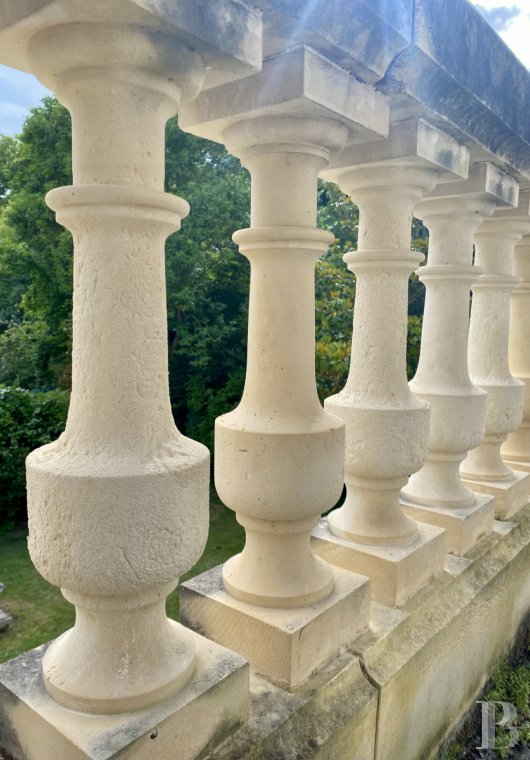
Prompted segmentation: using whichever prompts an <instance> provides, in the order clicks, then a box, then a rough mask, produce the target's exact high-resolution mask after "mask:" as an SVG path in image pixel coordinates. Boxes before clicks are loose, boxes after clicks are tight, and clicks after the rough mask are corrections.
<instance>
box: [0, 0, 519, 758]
mask: <svg viewBox="0 0 530 760" xmlns="http://www.w3.org/2000/svg"><path fill="white" fill-rule="evenodd" d="M442 6H443V4H440V3H438V2H435V0H414V1H413V0H403V2H401V3H395V4H387V5H385V7H381V8H379V9H378V10H377V11H376V10H375V9H374V7H373V4H372V3H370V2H368V1H367V0H351V2H350V3H349V5H348V6H347V7H346V5H345V3H342V2H338V3H324V2H323V0H315V2H313V3H305V4H304V3H291V2H289V3H288V2H287V0H267V2H262V0H255V2H250V3H246V2H240V0H219V2H216V3H213V2H211V1H210V0H197V1H195V2H188V1H187V0H182V2H180V1H179V2H171V3H160V2H155V0H105V1H104V0H94V2H92V3H91V5H90V9H87V7H86V6H85V4H84V3H82V2H81V1H80V0H27V2H24V3H20V2H19V1H18V0H5V1H4V4H3V6H2V7H1V8H0V62H1V63H6V64H8V65H11V66H15V67H18V68H20V69H22V70H27V71H31V72H33V73H34V74H35V75H36V76H37V77H38V78H39V79H40V80H41V81H42V82H43V83H44V84H45V85H46V86H47V87H49V88H50V89H51V90H52V91H53V92H54V93H55V94H56V96H57V97H58V99H59V100H60V101H61V102H62V103H63V104H64V105H65V106H66V107H67V108H68V109H69V111H70V113H71V115H72V125H73V156H72V158H73V184H72V186H71V187H63V188H57V189H54V190H52V191H51V192H50V193H49V194H48V196H47V202H48V204H49V206H50V207H51V208H52V209H53V210H54V211H55V212H56V216H57V221H58V222H59V223H60V224H63V225H64V226H65V227H67V228H68V229H69V230H70V231H71V232H72V235H73V238H74V308H73V379H72V396H71V403H70V409H69V415H68V421H67V425H66V429H65V431H64V433H63V434H62V435H61V436H60V438H59V439H58V440H57V441H55V442H54V443H52V444H49V445H48V446H45V447H43V448H41V449H38V450H37V451H35V452H33V453H32V454H31V455H30V456H29V457H28V461H27V482H28V510H29V527H30V536H29V546H30V552H31V557H32V559H33V562H34V564H35V566H36V567H37V569H38V570H39V572H40V573H41V574H42V575H43V576H44V577H45V578H46V579H47V580H49V581H50V582H51V583H53V584H55V585H57V586H59V587H60V588H61V589H62V591H63V594H64V595H65V597H66V598H67V600H69V601H70V602H71V603H72V604H74V605H75V607H76V622H75V626H74V627H73V628H72V629H71V630H70V631H67V632H66V633H64V634H63V635H62V636H60V637H59V638H58V639H57V640H56V641H54V642H52V643H50V644H49V645H44V646H43V647H40V648H38V649H36V650H34V651H33V652H30V653H27V654H25V655H22V656H21V657H20V658H16V659H15V660H12V661H11V662H8V663H6V664H4V665H2V666H0V748H3V747H5V749H6V750H8V751H9V752H10V753H11V754H12V755H13V756H14V757H15V758H16V760H63V758H64V760H66V759H68V760H83V759H84V760H87V759H88V758H90V760H110V759H111V758H114V757H120V758H130V759H131V760H142V759H143V758H147V757H149V758H150V759H151V758H152V759H153V760H157V759H158V758H159V759H160V760H169V758H175V757H178V758H182V760H193V759H194V758H197V759H198V758H206V757H209V758H210V760H228V758H235V757H250V756H252V757H256V758H258V757H259V758H270V757H291V756H292V757H295V756H296V757H308V758H309V757H314V758H323V757H336V758H339V760H342V758H344V760H345V759H346V758H354V760H369V759H372V758H373V759H374V760H387V759H389V758H391V757H396V756H399V757H403V758H407V760H419V759H420V758H421V757H425V756H427V755H428V754H429V753H431V751H432V750H433V749H434V748H435V747H436V746H438V745H439V744H440V742H441V741H442V740H443V738H444V736H446V735H447V734H448V733H449V732H450V730H452V729H453V728H454V727H455V726H456V724H457V722H458V720H460V718H461V717H462V716H463V715H464V713H465V712H466V710H467V709H468V708H469V707H470V706H471V705H472V703H473V700H474V699H475V697H476V696H477V694H478V692H479V690H480V688H481V687H482V685H483V683H484V682H485V680H486V677H487V673H488V672H489V671H490V670H491V667H492V666H493V663H494V662H495V660H496V658H497V657H498V656H499V655H500V653H501V652H504V651H505V650H506V648H507V647H509V646H510V645H511V644H512V643H513V641H514V640H515V637H516V634H517V630H518V628H519V627H520V626H521V624H522V623H523V620H524V619H525V616H526V615H527V614H528V611H529V610H530V590H529V588H528V582H527V572H528V570H527V568H528V562H529V559H530V542H529V539H528V536H529V535H530V508H529V507H528V506H527V502H528V490H529V478H530V474H527V473H530V433H529V431H530V401H529V399H530V395H529V385H528V383H529V381H530V327H529V325H530V309H529V293H530V285H529V283H530V266H529V262H530V242H529V241H530V235H529V234H528V232H529V230H530V216H529V196H528V189H529V188H530V131H529V128H528V122H527V121H525V119H524V118H523V116H522V114H524V113H526V112H527V111H528V108H529V107H530V76H529V75H528V72H526V71H523V70H522V67H521V66H520V65H519V64H517V62H516V61H515V60H514V59H513V58H511V57H510V55H509V54H508V53H507V51H506V50H505V48H504V47H503V46H502V45H501V44H500V43H499V41H498V40H497V38H496V36H495V35H494V33H493V32H492V30H490V29H489V27H488V26H487V25H486V24H485V22H483V21H482V20H481V18H480V16H479V15H478V13H477V12H476V11H475V10H473V8H472V7H471V6H470V5H469V4H467V3H466V2H464V0H454V2H453V3H452V4H451V7H453V6H454V8H453V15H451V14H449V11H448V10H447V8H445V6H443V7H442ZM463 35H464V36H463ZM477 46H478V47H477ZM476 49H479V50H481V56H480V60H481V64H482V69H481V72H482V73H480V72H475V68H476V67H474V66H473V63H474V60H473V50H476ZM470 51H471V52H470ZM484 71H489V72H495V74H496V75H495V76H491V77H489V78H488V77H485V76H483V72H484ZM501 80H502V81H504V82H509V85H507V87H512V88H513V93H514V97H513V99H511V100H513V102H511V101H510V98H507V96H506V92H505V91H504V85H502V86H501V85H500V84H499V82H500V81H501ZM516 93H517V97H516V96H515V94H516ZM507 101H510V102H509V103H508V102H507ZM177 112H178V113H179V120H180V125H181V127H182V128H183V129H185V130H186V131H189V132H192V133H194V134H197V135H200V136H202V137H206V138H208V139H212V140H216V141H218V142H220V143H222V144H224V145H226V147H227V148H228V150H229V151H230V152H232V153H233V154H234V155H235V156H237V157H239V158H240V159H241V161H242V163H243V165H244V166H246V167H247V169H248V170H249V172H250V175H251V188H252V193H251V222H250V227H249V229H244V230H238V231H234V233H235V234H234V240H235V242H236V243H238V245H239V248H240V251H241V253H242V254H243V255H244V256H246V257H247V258H248V260H249V261H250V264H251V285H250V303H249V324H248V354H247V372H246V381H245V388H244V392H243V396H242V398H241V401H240V403H239V405H238V406H237V408H236V409H235V410H233V411H231V412H228V413H227V414H224V415H223V416H221V417H220V418H219V419H218V420H217V422H216V440H215V484H216V488H217V491H218V493H219V495H220V497H221V499H222V500H223V502H224V503H225V504H226V506H227V507H228V508H230V509H232V510H233V511H234V512H235V513H236V517H237V520H238V521H239V522H240V523H241V524H242V525H243V527H244V528H245V533H246V541H245V547H244V549H243V551H242V552H241V553H240V554H238V555H237V556H235V557H232V558H230V559H229V560H228V561H227V562H226V563H225V564H224V566H220V567H217V568H213V569H212V570H209V571H208V572H207V573H204V574H203V575H201V576H198V577H196V578H193V579H192V580H191V581H188V582H187V583H186V584H184V585H183V586H182V587H181V618H182V620H181V623H177V622H175V621H172V620H170V619H168V618H167V616H166V614H165V609H164V606H165V600H166V597H167V595H168V594H169V593H170V592H171V591H172V590H173V589H174V588H175V587H176V585H177V583H178V579H179V577H180V576H181V575H182V574H183V573H184V572H186V571H187V570H189V569H190V568H191V567H192V566H193V564H194V562H195V561H196V560H197V559H198V558H199V556H200V554H201V552H202V550H203V547H204V544H205V541H206V537H207V530H208V496H209V488H208V486H209V452H208V451H207V450H206V449H205V447H203V446H202V445H200V444H198V443H197V442H194V441H191V440H190V439H188V438H186V437H185V436H184V435H182V433H180V432H179V431H178V430H177V429H176V427H175V424H174V421H173V418H172V415H171V406H170V402H169V392H168V382H167V342H166V308H165V277H164V242H165V239H166V237H167V236H168V235H169V234H170V233H172V232H173V231H175V230H178V228H179V226H180V221H181V219H182V218H184V217H185V216H186V215H187V214H188V213H189V211H190V210H189V207H188V205H187V203H186V201H185V200H184V199H181V198H178V197H176V196H174V195H169V194H166V193H164V192H163V182H164V127H165V124H166V122H167V120H168V119H169V118H172V117H173V116H174V115H175V114H176V113H177ZM499 146H500V147H499ZM319 177H323V178H326V179H327V180H330V181H334V182H336V183H338V185H339V186H340V187H341V188H342V190H343V191H344V192H345V193H346V194H347V195H348V196H350V197H351V198H352V200H353V202H355V203H356V204H357V205H358V207H359V212H360V221H359V231H358V246H357V250H356V251H352V252H350V253H348V254H346V256H345V262H346V265H347V266H348V268H349V269H350V271H351V272H352V276H355V278H356V299H355V311H354V315H353V335H352V354H351V362H350V372H349V376H348V380H347V383H346V386H345V387H344V389H343V390H342V391H341V392H340V393H338V394H336V395H334V396H332V397H330V398H328V399H326V401H325V404H324V407H323V406H322V405H321V403H320V401H319V398H318V395H317V390H316V383H315V365H314V342H315V329H314V267H315V262H316V261H317V259H318V257H319V256H321V255H323V254H324V253H325V251H326V250H327V247H328V245H329V244H330V243H331V242H332V241H333V236H332V234H331V233H330V232H329V231H327V230H321V229H318V228H317V226H316V216H317V213H316V212H317V203H316V201H317V182H318V179H319ZM191 213H193V209H192V210H191ZM413 214H415V215H416V216H417V217H418V218H421V219H422V220H423V222H424V224H425V225H426V227H427V228H428V229H429V233H430V240H429V252H428V261H427V265H426V266H420V268H419V270H418V274H419V278H420V280H421V281H422V282H423V283H424V284H425V286H426V300H425V313H424V320H423V333H422V344H421V352H420V360H419V365H418V370H417V373H416V376H415V377H414V379H413V380H412V382H411V383H410V384H409V383H408V382H407V377H406V341H407V289H408V280H409V276H410V273H411V272H412V271H413V270H414V269H415V267H417V266H418V265H420V264H422V263H423V258H424V257H423V255H422V254H420V253H418V252H416V251H413V250H411V223H412V218H413ZM473 242H475V260H474V264H473ZM471 290H473V306H472V312H471V326H470V320H469V305H470V291H471ZM510 299H511V314H510V313H509V311H510V306H509V301H510ZM511 372H512V373H513V376H512V374H511ZM514 376H515V377H514ZM523 396H524V398H523ZM505 438H506V441H505V442H504V443H503V441H504V439H505ZM501 444H502V449H501ZM501 454H502V457H503V459H501ZM512 468H513V469H512ZM344 483H345V484H346V496H345V500H344V502H343V504H342V505H341V506H340V507H338V508H337V509H334V510H333V511H331V512H329V514H328V516H327V517H326V519H324V520H321V515H322V514H323V513H324V512H327V511H328V510H331V509H332V508H333V507H334V506H335V505H336V503H337V501H338V500H339V498H340V496H341V491H342V488H343V484H344ZM495 512H496V514H497V517H498V518H500V519H498V520H497V521H494V516H495ZM506 518H509V521H507V519H506ZM485 621H488V625H487V626H486V625H485ZM249 672H250V673H251V678H250V681H249Z"/></svg>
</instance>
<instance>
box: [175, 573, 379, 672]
mask: <svg viewBox="0 0 530 760" xmlns="http://www.w3.org/2000/svg"><path fill="white" fill-rule="evenodd" d="M221 572H222V565H218V566H217V567H214V568H212V570H208V571H207V572H206V573H203V574H202V575H199V576H197V577H196V578H193V579H192V580H190V581H187V582H186V583H184V584H182V586H181V588H180V613H181V618H182V621H183V622H184V623H185V624H186V625H187V626H188V627H189V628H192V629H195V630H197V631H200V632H201V633H202V634H204V635H205V636H208V637H209V638H211V639H213V640H214V641H217V642H219V643H220V644H223V645H224V646H227V647H230V649H233V650H234V651H236V652H239V653H240V654H241V655H243V657H245V658H246V659H247V660H248V661H249V662H250V664H251V665H252V667H253V668H254V670H255V671H256V672H257V673H260V674H261V675H264V676H266V677H267V678H270V679H271V680H272V681H274V682H275V683H278V684H280V685H282V686H287V687H295V686H297V685H299V684H301V683H302V682H303V681H305V680H306V679H307V678H308V677H309V676H310V675H311V673H312V672H313V671H315V670H316V669H317V668H319V667H320V666H321V665H323V664H324V663H325V662H327V661H328V660H331V658H333V657H335V656H336V655H337V654H338V653H339V651H340V650H341V649H342V648H343V647H344V646H347V645H348V644H351V642H352V641H353V640H354V639H355V638H356V637H357V636H358V635H359V634H360V633H361V632H362V631H364V630H366V629H367V627H368V623H369V616H370V582H369V580H368V578H365V577H363V576H360V575H355V574H353V573H348V572H345V571H344V570H340V569H336V568H333V575H334V590H333V592H332V593H331V594H330V595H329V596H328V597H326V598H325V599H323V600H321V601H319V602H316V603H314V604H312V605H311V606H307V607H296V608H288V609H278V608H274V609H272V608H268V607H258V606H257V605H254V604H248V603H246V602H242V601H240V600H239V599H236V598H235V597H233V596H231V595H230V594H229V593H228V592H227V591H226V590H225V588H224V585H223V579H222V575H221Z"/></svg>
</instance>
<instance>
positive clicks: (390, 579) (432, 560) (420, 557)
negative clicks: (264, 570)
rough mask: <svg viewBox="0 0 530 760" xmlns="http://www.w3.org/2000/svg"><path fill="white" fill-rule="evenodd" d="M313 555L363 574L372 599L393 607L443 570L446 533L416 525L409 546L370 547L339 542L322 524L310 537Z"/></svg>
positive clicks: (324, 521)
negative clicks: (417, 527) (369, 585)
mask: <svg viewBox="0 0 530 760" xmlns="http://www.w3.org/2000/svg"><path fill="white" fill-rule="evenodd" d="M311 545H312V548H313V551H314V552H315V554H317V555H318V556H319V557H322V559H325V560H326V561H327V562H330V563H331V564H332V565H336V566H338V567H342V568H344V569H345V570H349V571H350V572H354V573H364V574H365V575H367V576H368V577H369V578H370V580H371V582H372V597H373V599H374V600H376V601H378V602H382V603H383V604H388V605H391V606H396V605H398V604H401V603H402V602H404V601H405V600H406V599H408V598H409V597H410V596H412V594H414V593H415V592H416V591H418V590H419V589H420V588H421V587H422V586H424V585H425V584H426V583H427V582H428V581H429V580H430V579H431V578H433V577H434V576H435V575H438V574H439V573H441V572H442V570H443V569H444V563H445V551H446V550H445V531H444V530H441V529H440V528H435V527H434V526H432V525H419V530H418V536H417V538H416V539H415V540H414V542H413V543H411V544H408V546H370V545H368V544H359V543H355V542H353V541H349V540H348V539H346V538H339V536H336V535H335V534H334V533H332V532H331V531H330V530H329V528H328V523H327V520H325V519H324V520H321V521H320V523H319V524H318V525H317V527H316V528H315V529H314V531H313V533H312V540H311Z"/></svg>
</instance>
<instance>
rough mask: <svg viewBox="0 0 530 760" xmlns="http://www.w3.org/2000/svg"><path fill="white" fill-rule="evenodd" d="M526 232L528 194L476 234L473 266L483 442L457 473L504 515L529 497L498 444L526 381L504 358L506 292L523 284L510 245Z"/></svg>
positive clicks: (473, 343) (515, 421)
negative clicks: (478, 272)
mask: <svg viewBox="0 0 530 760" xmlns="http://www.w3.org/2000/svg"><path fill="white" fill-rule="evenodd" d="M528 231H530V216H529V195H528V192H522V193H520V194H519V204H518V206H517V208H513V207H512V208H499V209H497V211H495V213H494V214H493V216H491V217H490V218H489V219H486V220H485V221H484V222H482V224H481V225H480V226H479V228H478V230H477V232H476V234H475V264H476V265H477V266H478V267H479V268H481V269H482V271H483V274H482V275H481V276H480V278H479V280H478V282H476V283H475V284H474V285H473V305H472V310H471V322H470V333H469V370H470V376H471V379H472V381H473V382H474V383H475V384H476V385H478V386H480V387H481V388H482V389H483V390H485V391H486V393H487V398H486V425H485V435H484V438H483V439H482V443H481V444H480V446H478V447H477V448H476V449H472V450H471V451H470V452H469V453H468V455H467V459H466V460H465V461H464V462H463V463H462V465H461V468H460V471H461V475H462V477H463V478H464V481H465V482H466V483H467V485H468V486H469V487H470V488H471V489H472V490H474V491H479V492H480V493H486V494H491V495H492V496H495V505H496V514H497V515H498V516H499V517H503V518H508V517H511V516H512V515H514V514H515V513H516V512H517V511H518V510H519V509H520V508H521V507H523V506H524V505H525V504H526V503H527V501H528V494H529V491H530V477H529V475H528V474H525V473H524V472H519V471H517V470H515V471H514V470H513V469H512V468H511V467H508V466H507V465H506V464H505V463H504V462H503V461H502V458H501V451H500V449H501V445H502V443H503V442H504V441H505V440H506V437H507V435H508V434H509V433H513V432H514V431H515V430H517V429H518V428H519V426H520V425H521V423H522V420H523V401H524V384H523V383H522V382H521V381H520V380H517V379H516V378H514V377H513V375H512V374H511V372H510V367H509V361H508V341H509V332H510V293H512V292H513V290H514V289H515V288H516V287H517V286H518V285H519V284H520V283H521V279H520V278H518V277H516V276H515V275H514V264H515V261H514V247H515V245H516V243H517V242H518V241H519V240H520V239H521V237H522V236H523V235H524V234H525V233H527V232H528Z"/></svg>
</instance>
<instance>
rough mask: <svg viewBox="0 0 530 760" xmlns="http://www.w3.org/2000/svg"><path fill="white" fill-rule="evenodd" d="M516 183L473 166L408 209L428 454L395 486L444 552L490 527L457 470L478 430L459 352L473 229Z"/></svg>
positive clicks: (482, 505) (480, 420)
mask: <svg viewBox="0 0 530 760" xmlns="http://www.w3.org/2000/svg"><path fill="white" fill-rule="evenodd" d="M517 192H518V185H517V183H516V182H515V181H514V180H512V179H511V178H510V177H508V176H507V175H505V174H503V173H502V172H501V171H500V170H499V169H497V168H496V167H494V166H493V165H492V164H489V163H482V164H477V165H475V166H474V167H473V168H472V171H470V177H469V179H468V181H467V182H455V183H448V184H445V185H440V186H438V187H437V188H436V189H435V190H434V191H432V192H431V193H430V194H429V195H428V196H427V197H426V198H424V200H423V201H422V202H421V203H420V204H418V205H417V207H416V210H415V213H416V215H417V216H418V217H419V218H421V219H423V223H424V224H425V226H426V227H428V229H429V258H428V266H426V267H423V268H422V269H420V270H419V271H418V274H419V277H420V279H421V281H422V282H424V283H425V287H426V298H425V313H424V318H423V331H422V340H421V353H420V360H419V364H418V370H417V372H416V376H415V377H414V379H413V380H412V381H411V384H410V387H411V389H412V390H413V391H414V393H416V394H418V395H419V396H420V397H421V398H423V399H425V400H426V401H428V402H429V403H430V404H431V429H430V436H429V456H428V459H427V461H426V463H425V465H424V466H423V467H422V469H421V470H420V471H419V472H417V473H416V474H414V475H412V477H411V478H410V481H409V483H408V485H407V487H406V488H405V489H404V491H403V503H404V504H405V505H406V507H407V509H406V511H407V513H408V514H409V515H412V516H414V517H415V518H416V519H418V520H422V521H424V522H429V523H432V524H433V525H440V526H441V527H444V528H446V530H447V541H448V549H449V551H451V552H453V553H455V554H465V553H466V552H467V551H468V550H469V549H470V548H471V547H472V546H473V544H475V543H476V541H477V540H478V539H479V538H480V537H481V536H484V535H486V534H488V533H490V532H491V531H492V530H493V519H494V512H495V504H494V499H493V497H492V496H487V495H482V494H475V493H474V492H473V491H471V490H470V489H469V488H467V486H465V485H464V484H463V483H462V480H461V478H460V473H459V468H460V464H461V463H462V461H463V460H464V459H465V458H466V456H467V452H468V451H469V449H473V448H475V447H476V446H478V444H479V443H480V442H481V440H482V437H483V436H484V429H485V419H486V393H485V391H483V390H482V389H481V388H479V387H477V386H476V385H474V384H473V383H472V381H471V379H470V377H469V371H468V361H467V350H468V335H469V301H470V289H471V285H472V284H473V283H474V282H475V281H476V280H477V275H479V274H480V273H481V270H480V269H478V268H477V267H473V266H472V255H473V235H474V233H475V230H476V229H477V227H478V226H479V225H480V223H481V222H482V221H483V220H484V219H485V218H486V217H488V216H490V215H491V214H492V213H493V212H494V210H495V208H496V205H497V203H500V204H508V205H513V204H514V203H515V204H516V203H517Z"/></svg>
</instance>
